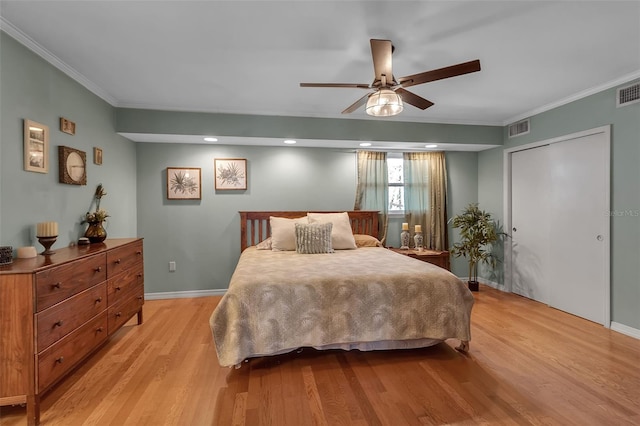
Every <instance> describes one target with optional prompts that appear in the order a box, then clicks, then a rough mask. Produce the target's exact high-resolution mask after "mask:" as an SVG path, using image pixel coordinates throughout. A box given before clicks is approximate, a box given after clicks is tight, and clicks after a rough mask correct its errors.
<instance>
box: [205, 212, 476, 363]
mask: <svg viewBox="0 0 640 426" xmlns="http://www.w3.org/2000/svg"><path fill="white" fill-rule="evenodd" d="M326 213H333V214H339V213H341V214H343V215H347V216H348V225H347V226H348V227H349V226H350V228H351V229H350V232H351V233H352V236H353V235H356V236H357V237H358V238H356V240H357V241H361V237H363V236H365V235H368V236H369V237H363V238H364V240H365V241H367V244H365V245H371V244H369V242H371V241H372V240H375V239H376V238H377V237H378V235H377V232H378V231H377V230H378V213H377V212H372V211H353V212H320V213H318V214H315V216H314V217H319V218H322V217H324V216H325V215H326ZM311 215H312V214H311V213H310V214H309V217H310V218H311V217H312V216H311ZM306 216H307V212H306V211H286V212H285V211H269V212H240V217H241V232H240V234H241V249H242V253H241V255H240V259H239V260H238V264H237V266H236V269H235V271H234V273H233V275H232V277H231V281H230V283H229V288H228V290H227V292H226V293H225V295H224V296H223V298H222V300H221V301H220V303H219V304H218V306H217V307H216V309H215V310H214V312H213V314H212V315H211V318H210V326H211V330H212V333H213V338H214V341H215V345H216V351H217V353H218V361H219V363H220V365H222V366H229V367H230V366H236V367H238V366H240V365H241V363H242V362H243V361H246V360H248V359H250V358H254V357H261V356H269V355H277V354H281V353H287V352H291V351H294V350H297V349H299V348H304V347H312V348H315V349H319V350H325V349H344V350H352V349H358V350H361V351H369V350H387V349H403V348H404V349H408V348H418V347H427V346H431V345H434V344H437V343H440V342H443V341H444V340H447V339H457V340H459V341H460V345H459V346H458V347H457V348H456V349H458V350H460V351H465V352H466V351H467V350H468V349H469V341H470V340H471V332H470V319H471V308H472V306H473V296H472V294H471V292H470V291H469V290H468V289H467V287H466V286H465V285H464V283H463V282H462V281H461V280H459V279H458V278H457V277H456V276H455V275H453V274H452V273H450V272H449V271H447V270H445V269H442V268H440V267H438V266H435V265H432V264H430V263H426V262H422V261H419V260H415V259H411V258H409V257H408V256H403V255H400V254H397V253H393V252H392V251H391V250H388V249H386V248H384V247H377V246H367V247H364V246H361V244H360V243H359V244H357V248H355V249H344V250H340V249H336V250H335V251H333V252H330V253H318V254H300V253H298V251H296V250H283V251H274V250H271V249H269V248H270V246H265V244H266V243H268V244H271V237H273V239H274V241H273V244H274V245H273V248H275V238H276V235H277V233H280V230H279V228H278V230H277V233H276V232H272V231H276V229H272V227H271V223H274V226H275V223H278V222H275V219H274V221H270V218H271V217H275V218H278V220H292V219H294V218H303V219H296V220H301V221H304V220H305V219H304V218H306ZM326 216H329V217H333V216H330V215H326ZM309 220H311V219H309ZM323 220H324V219H323ZM334 222H336V221H334ZM278 226H279V225H278ZM318 226H320V225H318ZM326 226H329V228H328V229H329V231H330V233H332V238H334V246H337V244H336V240H335V237H336V234H337V228H336V226H335V224H333V230H331V229H332V228H331V227H330V225H326ZM302 228H303V226H300V229H302ZM295 229H296V232H298V227H296V228H295ZM272 234H273V235H272ZM371 237H373V239H372V238H371ZM260 248H262V249H260ZM265 248H266V249H265ZM298 248H299V247H298Z"/></svg>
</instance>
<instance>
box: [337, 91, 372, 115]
mask: <svg viewBox="0 0 640 426" xmlns="http://www.w3.org/2000/svg"><path fill="white" fill-rule="evenodd" d="M369 96H371V93H367V94H366V95H364V96H363V97H361V98H360V99H358V100H357V101H355V102H354V103H352V104H351V105H350V106H349V107H347V109H345V110H344V111H342V113H343V114H350V113H352V112H353V111H355V110H357V109H358V108H360V107H361V106H362V105H364V104H365V103H366V102H367V99H369Z"/></svg>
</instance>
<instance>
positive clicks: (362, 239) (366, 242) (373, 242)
mask: <svg viewBox="0 0 640 426" xmlns="http://www.w3.org/2000/svg"><path fill="white" fill-rule="evenodd" d="M353 238H354V239H355V240H356V247H382V243H381V242H380V240H378V239H377V238H376V237H372V236H371V235H366V234H353Z"/></svg>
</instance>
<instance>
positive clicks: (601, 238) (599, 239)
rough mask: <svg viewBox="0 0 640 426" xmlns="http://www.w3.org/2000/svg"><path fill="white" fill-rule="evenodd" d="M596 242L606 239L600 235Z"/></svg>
mask: <svg viewBox="0 0 640 426" xmlns="http://www.w3.org/2000/svg"><path fill="white" fill-rule="evenodd" d="M596 240H598V241H602V240H604V237H603V236H602V235H598V236H597V237H596Z"/></svg>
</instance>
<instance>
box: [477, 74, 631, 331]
mask: <svg viewBox="0 0 640 426" xmlns="http://www.w3.org/2000/svg"><path fill="white" fill-rule="evenodd" d="M627 84H629V83H627ZM627 84H625V85H624V86H626V85H627ZM530 124H531V126H530V128H531V131H530V133H529V134H526V135H522V136H518V137H515V138H512V139H509V138H508V137H507V133H506V128H505V133H504V137H503V138H504V148H496V149H493V150H490V151H485V152H482V153H481V154H480V156H479V163H478V177H479V178H478V183H479V189H478V200H479V202H480V205H481V206H483V207H484V208H485V209H487V210H490V211H491V212H492V213H495V215H496V217H499V218H501V219H502V216H503V215H502V209H503V206H502V204H503V201H502V199H503V187H502V182H503V177H502V173H503V172H502V170H503V161H504V160H503V152H502V151H504V149H507V148H512V147H516V146H520V145H524V144H527V143H531V142H537V141H543V140H547V139H550V138H555V137H559V136H563V135H567V134H571V133H575V132H579V131H583V130H588V129H592V128H595V127H600V126H605V125H611V210H612V212H614V213H617V214H613V215H612V216H611V319H612V321H614V322H616V323H620V324H624V325H626V326H629V327H632V328H635V329H640V308H639V307H640V262H639V259H640V103H636V104H632V105H628V106H625V107H622V108H616V88H612V89H608V90H604V91H602V92H599V93H596V94H594V95H591V96H588V97H586V98H583V99H580V100H577V101H575V102H571V103H569V104H566V105H563V106H561V107H558V108H555V109H553V110H550V111H547V112H544V113H541V114H538V115H535V116H533V117H531V123H530ZM606 213H607V212H603V214H606ZM557 237H558V238H562V236H557ZM484 277H485V278H489V277H488V276H487V275H486V274H485V275H484Z"/></svg>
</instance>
